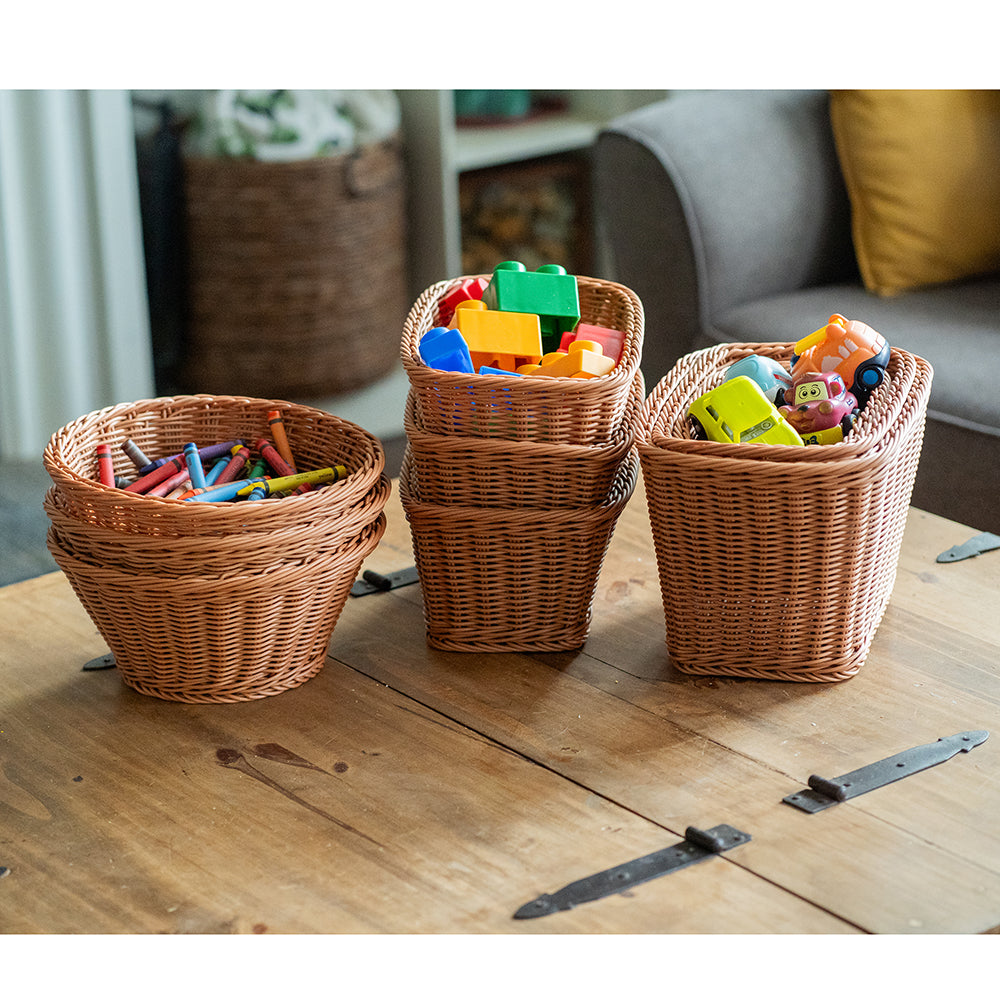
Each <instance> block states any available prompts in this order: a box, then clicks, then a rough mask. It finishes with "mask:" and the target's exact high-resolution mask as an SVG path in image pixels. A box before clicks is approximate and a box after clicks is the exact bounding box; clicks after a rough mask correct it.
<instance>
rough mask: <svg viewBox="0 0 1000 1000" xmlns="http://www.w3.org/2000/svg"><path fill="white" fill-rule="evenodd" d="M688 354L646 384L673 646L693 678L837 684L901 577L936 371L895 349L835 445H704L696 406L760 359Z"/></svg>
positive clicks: (645, 461)
mask: <svg viewBox="0 0 1000 1000" xmlns="http://www.w3.org/2000/svg"><path fill="white" fill-rule="evenodd" d="M792 347H793V345H792V344H729V345H721V346H719V347H715V348H711V349H708V350H705V351H699V352H695V353H694V354H691V355H688V356H687V357H685V358H682V359H681V360H680V361H679V362H678V363H677V365H676V366H675V367H674V369H673V370H672V371H671V372H670V373H669V374H668V375H667V376H665V378H664V379H663V380H662V381H661V382H660V383H659V385H657V386H656V387H655V388H654V390H653V391H652V392H651V393H650V396H649V398H648V399H647V401H646V404H645V407H644V411H643V417H642V418H641V420H640V427H639V436H638V444H639V451H640V455H641V461H642V474H643V481H644V484H645V487H646V495H647V502H648V507H649V519H650V525H651V528H652V533H653V541H654V545H655V550H656V558H657V564H658V568H659V575H660V585H661V591H662V596H663V607H664V614H665V620H666V643H667V649H668V651H669V653H670V656H671V658H672V659H673V661H674V662H675V664H676V666H677V667H678V669H680V670H681V671H684V672H687V673H692V674H714V675H729V676H735V677H747V678H770V679H777V680H790V681H840V680H845V679H847V678H849V677H851V676H853V675H854V674H855V673H856V672H857V671H858V670H859V669H860V667H861V666H862V665H863V663H864V661H865V659H866V657H867V655H868V651H869V648H870V646H871V642H872V640H873V638H874V635H875V631H876V629H877V628H878V625H879V623H880V621H881V619H882V615H883V613H884V611H885V607H886V604H887V602H888V600H889V596H890V593H891V591H892V587H893V583H894V581H895V574H896V564H897V560H898V556H899V547H900V543H901V541H902V534H903V528H904V526H905V521H906V514H907V508H908V505H909V500H910V493H911V490H912V487H913V481H914V477H915V475H916V469H917V464H918V461H919V457H920V448H921V443H922V439H923V428H924V419H925V415H926V410H927V399H928V396H929V394H930V384H931V377H932V370H931V367H930V365H929V364H927V362H926V361H924V360H922V359H921V358H918V357H916V356H914V355H912V354H909V353H907V352H905V351H902V350H898V349H893V350H892V355H891V359H890V362H889V366H888V372H889V378H888V379H887V380H886V382H885V383H883V385H882V386H880V387H879V388H878V389H877V390H876V391H875V393H874V394H873V395H872V397H871V399H870V400H869V402H868V404H867V406H866V408H865V410H864V411H863V412H862V414H861V416H860V418H859V419H858V421H857V423H856V425H855V428H854V430H853V432H852V433H851V435H850V436H849V437H848V438H847V440H845V441H844V442H842V443H840V444H835V445H826V446H822V447H817V446H810V447H804V448H795V447H788V446H781V445H725V444H720V443H716V442H712V441H703V440H695V439H694V438H693V434H692V428H691V425H690V422H689V420H688V418H687V416H686V413H687V408H688V406H689V404H690V403H691V402H692V401H693V400H694V399H695V398H697V397H698V396H700V395H701V394H702V393H704V392H707V391H708V390H709V389H710V388H713V387H714V386H716V385H718V383H719V382H720V381H721V379H722V377H723V374H724V372H725V369H726V368H727V367H728V366H729V365H730V364H732V363H733V362H734V361H736V360H738V359H739V358H741V357H745V356H746V355H748V354H750V353H757V354H765V355H768V356H770V357H775V358H777V359H778V360H781V361H784V362H786V363H787V362H788V361H789V360H790V357H791V352H792Z"/></svg>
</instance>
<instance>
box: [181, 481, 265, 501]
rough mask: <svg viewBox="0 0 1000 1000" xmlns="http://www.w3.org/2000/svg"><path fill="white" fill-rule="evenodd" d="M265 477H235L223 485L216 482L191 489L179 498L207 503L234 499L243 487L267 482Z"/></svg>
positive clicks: (248, 487) (247, 487) (246, 487)
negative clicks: (200, 488) (206, 486)
mask: <svg viewBox="0 0 1000 1000" xmlns="http://www.w3.org/2000/svg"><path fill="white" fill-rule="evenodd" d="M266 481H267V480H265V479H234V480H233V481H232V482H231V483H223V484H222V485H221V486H220V485H218V484H216V485H215V486H210V487H209V488H208V489H203V490H200V491H199V490H191V491H190V493H189V494H188V495H186V496H182V497H180V498H179V499H181V500H185V501H188V502H190V501H193V500H203V501H205V502H206V503H213V502H216V501H220V500H234V499H235V498H236V494H237V493H239V492H240V490H242V489H250V488H252V487H253V486H254V485H255V484H256V483H263V482H266Z"/></svg>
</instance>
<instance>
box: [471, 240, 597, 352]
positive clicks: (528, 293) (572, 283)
mask: <svg viewBox="0 0 1000 1000" xmlns="http://www.w3.org/2000/svg"><path fill="white" fill-rule="evenodd" d="M483 301H484V302H485V303H486V304H487V306H489V307H490V309H503V310H506V311H509V312H526V313H536V314H537V315H538V318H539V325H540V327H541V331H542V345H543V347H544V348H545V349H546V350H547V351H554V350H556V349H557V348H558V345H559V342H560V339H561V338H562V335H563V334H564V333H565V332H566V331H567V330H572V329H574V328H575V327H576V325H577V323H579V322H580V296H579V293H578V291H577V286H576V277H575V276H574V275H572V274H567V273H566V268H564V267H562V266H561V265H559V264H543V265H542V266H541V267H540V268H538V269H537V270H536V271H529V270H527V268H525V266H524V265H523V264H522V263H520V261H516V260H508V261H504V262H503V263H502V264H498V265H497V266H496V267H495V268H494V269H493V277H492V278H491V279H490V283H489V284H488V285H487V286H486V290H485V291H484V292H483Z"/></svg>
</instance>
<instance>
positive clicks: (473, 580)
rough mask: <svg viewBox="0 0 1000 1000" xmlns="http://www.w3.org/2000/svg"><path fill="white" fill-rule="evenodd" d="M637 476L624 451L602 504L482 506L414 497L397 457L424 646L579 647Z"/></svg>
mask: <svg viewBox="0 0 1000 1000" xmlns="http://www.w3.org/2000/svg"><path fill="white" fill-rule="evenodd" d="M638 473H639V460H638V454H637V452H636V450H635V447H634V446H633V447H632V448H631V450H630V451H629V453H628V455H627V456H626V458H625V460H624V461H623V462H622V463H621V464H620V466H619V467H618V470H617V475H616V477H615V481H614V483H613V484H612V487H611V489H610V490H609V491H608V493H607V495H606V496H605V498H604V500H603V502H601V503H596V504H592V505H589V506H582V507H551V508H548V507H519V508H510V507H481V506H475V505H462V504H437V503H430V502H428V501H426V500H424V499H423V497H422V496H421V495H420V494H419V492H417V488H416V487H415V485H414V483H413V482H412V480H411V478H410V471H409V458H408V457H407V458H404V462H403V469H402V472H401V474H400V480H399V495H400V500H401V502H402V505H403V510H404V512H405V514H406V518H407V520H408V521H409V523H410V528H411V533H412V536H413V552H414V557H415V560H416V565H417V571H418V574H419V576H420V582H421V587H422V591H423V600H424V619H425V623H426V627H427V641H428V644H429V645H431V646H433V647H435V648H438V649H448V650H453V651H458V652H505V651H512V650H530V651H536V652H545V651H549V652H554V651H559V650H569V649H576V648H578V647H580V646H581V645H583V643H584V642H585V641H586V638H587V634H588V631H589V628H590V619H591V605H592V602H593V598H594V593H595V591H596V587H597V578H598V575H599V573H600V570H601V566H602V564H603V561H604V555H605V552H606V550H607V546H608V543H609V541H610V539H611V535H612V532H613V531H614V527H615V524H616V523H617V520H618V518H619V517H620V515H621V513H622V511H623V510H624V509H625V505H626V504H627V503H628V500H629V497H630V496H631V495H632V492H633V490H634V488H635V483H636V479H637V477H638Z"/></svg>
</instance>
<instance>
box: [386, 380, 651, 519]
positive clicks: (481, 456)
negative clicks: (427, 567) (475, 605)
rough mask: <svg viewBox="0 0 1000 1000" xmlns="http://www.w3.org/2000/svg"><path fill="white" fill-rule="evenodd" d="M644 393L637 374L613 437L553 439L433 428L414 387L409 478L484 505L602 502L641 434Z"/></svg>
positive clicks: (422, 489)
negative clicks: (579, 441)
mask: <svg viewBox="0 0 1000 1000" xmlns="http://www.w3.org/2000/svg"><path fill="white" fill-rule="evenodd" d="M644 397H645V393H644V389H643V382H642V373H641V372H637V373H636V375H635V376H634V378H633V380H632V395H631V398H630V401H629V406H628V409H627V410H626V413H625V416H624V418H623V420H622V423H621V425H620V427H619V428H618V430H617V432H616V433H615V434H614V435H613V437H612V438H611V440H610V442H609V443H608V444H602V445H575V444H552V443H549V442H543V441H508V440H506V439H504V438H479V437H466V436H464V435H459V434H432V433H430V432H429V431H426V430H424V429H423V426H422V422H421V420H420V418H419V416H418V415H417V412H416V405H415V401H414V398H413V393H412V392H411V393H410V396H409V398H408V399H407V406H406V413H405V416H404V420H403V426H404V429H405V430H406V438H407V445H408V452H407V454H408V456H409V482H410V485H411V488H412V490H413V492H414V493H415V494H418V495H419V496H420V497H421V498H422V499H423V500H425V501H426V502H428V503H436V504H451V503H457V504H470V505H472V506H483V507H586V506H591V505H594V504H600V503H603V502H604V501H605V500H606V499H607V496H608V492H609V491H610V489H611V486H612V483H613V482H614V478H615V476H616V474H617V473H618V470H619V468H620V467H621V464H622V462H623V461H624V460H625V457H626V455H627V454H628V452H629V449H630V448H631V447H632V446H633V444H634V440H635V423H636V420H637V419H638V417H639V412H640V409H641V407H642V403H643V399H644Z"/></svg>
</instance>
